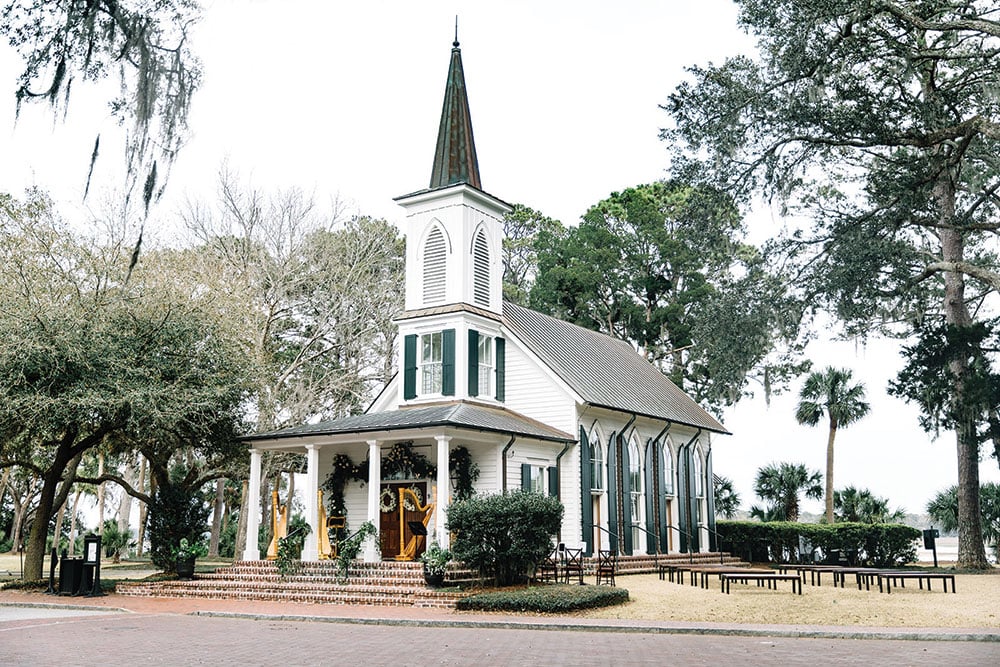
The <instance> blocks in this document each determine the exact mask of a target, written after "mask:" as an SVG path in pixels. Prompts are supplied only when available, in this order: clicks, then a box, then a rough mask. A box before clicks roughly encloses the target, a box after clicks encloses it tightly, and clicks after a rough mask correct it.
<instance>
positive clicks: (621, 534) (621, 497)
mask: <svg viewBox="0 0 1000 667" xmlns="http://www.w3.org/2000/svg"><path fill="white" fill-rule="evenodd" d="M631 414H632V416H631V417H629V419H628V421H627V422H625V425H624V426H622V429H621V431H619V432H618V442H619V443H621V448H620V450H619V451H618V452H617V456H616V457H615V467H616V468H618V470H615V476H616V477H617V475H618V473H619V472H620V473H621V479H622V481H624V480H625V476H626V475H628V470H624V469H622V458H623V457H622V456H621V453H622V451H624V450H625V448H626V447H627V445H626V444H625V431H627V430H628V427H629V426H631V425H632V424H634V423H635V413H634V412H633V413H631ZM623 486H625V485H624V484H623V483H621V482H619V483H616V484H615V495H617V496H618V512H617V514H618V516H616V517H615V527H616V528H617V530H616V531H615V532H617V533H618V552H619V553H622V550H623V549H624V543H625V531H626V530H628V531H631V530H632V526H624V525H622V524H624V523H625V503H627V502H631V501H632V499H631V498H626V497H625V494H623V493H622V487H623ZM630 488H631V487H630ZM633 520H634V519H633ZM629 539H630V540H631V537H630V538H629ZM629 544H630V545H631V547H630V548H631V549H632V550H633V553H634V550H635V545H632V543H631V542H629Z"/></svg>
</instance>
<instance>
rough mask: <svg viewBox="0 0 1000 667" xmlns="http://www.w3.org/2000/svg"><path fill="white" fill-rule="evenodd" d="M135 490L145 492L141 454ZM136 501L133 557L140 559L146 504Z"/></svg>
mask: <svg viewBox="0 0 1000 667" xmlns="http://www.w3.org/2000/svg"><path fill="white" fill-rule="evenodd" d="M136 488H137V489H139V490H140V491H142V492H145V491H146V457H145V456H143V455H142V454H139V481H138V482H137V483H136ZM136 500H137V501H138V502H139V525H138V526H136V529H135V533H136V538H135V543H136V550H135V555H136V557H140V558H141V557H142V542H143V540H144V539H146V503H144V502H142V501H141V500H138V499H136Z"/></svg>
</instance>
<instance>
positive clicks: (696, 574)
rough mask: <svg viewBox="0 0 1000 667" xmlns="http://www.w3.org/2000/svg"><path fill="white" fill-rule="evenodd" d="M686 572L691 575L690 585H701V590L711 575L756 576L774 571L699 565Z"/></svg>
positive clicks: (731, 566)
mask: <svg viewBox="0 0 1000 667" xmlns="http://www.w3.org/2000/svg"><path fill="white" fill-rule="evenodd" d="M687 570H688V571H689V572H690V573H691V585H692V586H697V585H699V584H700V585H701V587H702V588H704V589H708V579H709V577H711V576H712V575H719V576H721V575H723V574H731V575H734V576H735V575H737V574H741V573H745V572H750V573H756V574H773V573H774V570H769V569H768V570H766V569H763V568H751V567H750V566H748V565H742V566H740V565H700V566H694V567H688V568H687Z"/></svg>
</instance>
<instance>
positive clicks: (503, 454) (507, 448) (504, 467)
mask: <svg viewBox="0 0 1000 667" xmlns="http://www.w3.org/2000/svg"><path fill="white" fill-rule="evenodd" d="M515 440H517V436H516V435H512V436H510V441H509V442H508V443H507V444H506V446H504V448H503V451H502V452H500V458H501V459H503V463H502V464H501V468H502V473H501V474H502V475H503V492H504V493H507V452H509V451H510V448H511V447H513V446H514V441H515Z"/></svg>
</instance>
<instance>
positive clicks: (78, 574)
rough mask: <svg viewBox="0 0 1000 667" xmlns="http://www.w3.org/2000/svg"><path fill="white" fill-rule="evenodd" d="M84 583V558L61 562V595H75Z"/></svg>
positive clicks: (67, 558) (65, 559)
mask: <svg viewBox="0 0 1000 667" xmlns="http://www.w3.org/2000/svg"><path fill="white" fill-rule="evenodd" d="M82 583H83V558H70V557H68V556H63V557H62V558H61V559H60V560H59V595H75V594H76V592H77V591H79V590H80V585H81V584H82Z"/></svg>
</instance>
